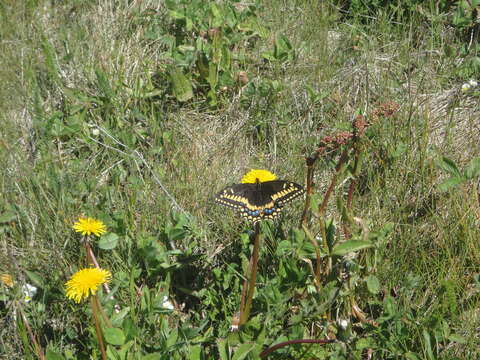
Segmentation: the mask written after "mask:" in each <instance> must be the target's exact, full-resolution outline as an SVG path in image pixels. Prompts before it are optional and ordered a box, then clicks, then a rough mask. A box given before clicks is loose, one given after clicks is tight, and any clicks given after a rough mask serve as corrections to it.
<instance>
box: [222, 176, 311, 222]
mask: <svg viewBox="0 0 480 360" xmlns="http://www.w3.org/2000/svg"><path fill="white" fill-rule="evenodd" d="M304 192H305V190H304V189H303V187H302V186H301V185H298V184H296V183H294V182H291V181H287V180H272V181H264V182H260V181H257V182H255V183H242V184H234V185H232V186H228V187H226V188H225V189H223V190H222V191H220V192H219V193H218V194H217V195H216V196H215V202H217V203H218V204H220V205H224V206H228V207H231V208H234V209H235V210H237V211H239V212H240V215H242V216H243V217H245V218H247V219H248V220H250V221H253V223H256V222H258V221H260V220H263V219H273V218H275V217H276V216H278V215H279V214H280V211H281V209H282V207H283V205H285V204H286V203H288V202H290V201H292V200H293V199H295V198H297V197H299V196H300V195H302V194H303V193H304Z"/></svg>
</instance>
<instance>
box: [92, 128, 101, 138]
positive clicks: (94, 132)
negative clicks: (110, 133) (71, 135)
mask: <svg viewBox="0 0 480 360" xmlns="http://www.w3.org/2000/svg"><path fill="white" fill-rule="evenodd" d="M92 135H93V136H98V135H100V130H98V128H93V129H92Z"/></svg>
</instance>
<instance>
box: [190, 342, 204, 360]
mask: <svg viewBox="0 0 480 360" xmlns="http://www.w3.org/2000/svg"><path fill="white" fill-rule="evenodd" d="M201 355H202V346H201V345H194V346H191V347H190V354H189V356H188V360H201Z"/></svg>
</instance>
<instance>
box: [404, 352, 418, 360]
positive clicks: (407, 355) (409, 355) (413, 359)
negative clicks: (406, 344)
mask: <svg viewBox="0 0 480 360" xmlns="http://www.w3.org/2000/svg"><path fill="white" fill-rule="evenodd" d="M403 356H405V359H408V360H420V358H419V357H418V356H417V355H416V354H415V353H413V352H411V351H409V352H407V353H405V354H404V355H403Z"/></svg>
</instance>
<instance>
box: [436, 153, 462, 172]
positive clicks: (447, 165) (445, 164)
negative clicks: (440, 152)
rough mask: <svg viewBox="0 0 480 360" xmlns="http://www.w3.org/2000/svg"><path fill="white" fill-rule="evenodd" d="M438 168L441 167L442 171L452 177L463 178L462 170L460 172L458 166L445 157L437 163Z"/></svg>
mask: <svg viewBox="0 0 480 360" xmlns="http://www.w3.org/2000/svg"><path fill="white" fill-rule="evenodd" d="M436 165H437V167H439V168H440V169H442V170H445V171H446V172H448V173H449V174H450V175H452V176H455V177H461V176H462V174H461V173H460V170H458V167H457V165H456V164H455V162H454V161H453V160H451V159H449V158H447V157H445V156H443V157H442V158H441V159H438V160H437V161H436Z"/></svg>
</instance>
